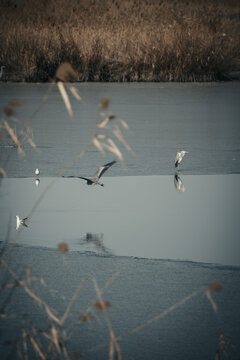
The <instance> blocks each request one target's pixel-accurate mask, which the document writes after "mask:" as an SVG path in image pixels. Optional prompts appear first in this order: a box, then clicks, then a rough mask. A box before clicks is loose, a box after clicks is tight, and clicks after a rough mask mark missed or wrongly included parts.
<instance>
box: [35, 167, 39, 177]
mask: <svg viewBox="0 0 240 360" xmlns="http://www.w3.org/2000/svg"><path fill="white" fill-rule="evenodd" d="M39 174H40V171H39V169H38V168H36V170H35V175H37V176H38V175H39Z"/></svg>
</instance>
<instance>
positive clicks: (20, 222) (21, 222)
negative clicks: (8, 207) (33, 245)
mask: <svg viewBox="0 0 240 360" xmlns="http://www.w3.org/2000/svg"><path fill="white" fill-rule="evenodd" d="M27 219H28V218H27V217H26V218H24V219H20V217H19V216H18V215H16V230H18V229H19V227H20V226H21V225H22V226H25V227H28V226H27V224H26V220H27Z"/></svg>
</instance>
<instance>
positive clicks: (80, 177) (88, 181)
mask: <svg viewBox="0 0 240 360" xmlns="http://www.w3.org/2000/svg"><path fill="white" fill-rule="evenodd" d="M77 178H78V179H83V180H86V181H87V183H88V184H90V183H91V184H93V183H94V181H92V180H91V179H88V178H85V177H83V176H77Z"/></svg>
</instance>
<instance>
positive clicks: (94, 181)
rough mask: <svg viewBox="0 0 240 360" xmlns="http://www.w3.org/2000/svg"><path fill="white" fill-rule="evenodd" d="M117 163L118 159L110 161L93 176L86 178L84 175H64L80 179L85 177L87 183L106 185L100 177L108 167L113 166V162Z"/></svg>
mask: <svg viewBox="0 0 240 360" xmlns="http://www.w3.org/2000/svg"><path fill="white" fill-rule="evenodd" d="M115 163H116V160H114V161H111V162H110V163H107V164H105V165H103V166H101V167H100V168H99V169H98V171H97V172H96V174H95V175H93V176H92V177H90V178H86V177H84V176H64V177H68V178H70V177H77V178H78V179H83V180H85V181H86V183H87V185H101V186H104V184H103V183H100V181H99V179H100V177H101V176H102V175H103V174H104V173H105V171H107V169H109V168H110V166H112V165H113V164H115Z"/></svg>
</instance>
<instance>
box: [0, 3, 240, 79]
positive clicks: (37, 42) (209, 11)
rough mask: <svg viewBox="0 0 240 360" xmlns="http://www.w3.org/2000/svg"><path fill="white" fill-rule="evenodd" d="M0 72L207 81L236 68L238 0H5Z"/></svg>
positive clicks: (0, 15) (10, 76)
mask: <svg viewBox="0 0 240 360" xmlns="http://www.w3.org/2000/svg"><path fill="white" fill-rule="evenodd" d="M0 24H1V25H0V65H5V69H4V71H5V73H4V75H3V77H2V80H5V81H7V80H13V81H48V80H50V79H51V78H52V77H53V75H54V73H55V71H56V68H57V67H58V65H59V64H60V63H61V62H65V61H67V62H70V63H71V64H72V65H73V66H74V68H75V69H76V71H77V72H78V74H79V80H80V81H208V80H217V79H222V78H224V77H225V75H226V74H227V73H228V72H229V71H232V70H239V68H240V61H239V55H240V49H239V30H240V9H239V5H238V1H235V0H229V1H223V0H218V1H213V0H212V1H204V0H199V1H187V0H182V1H174V0H169V1H167V0H163V1H159V0H151V1H147V0H144V1H140V0H123V1H119V0H105V1H102V0H85V1H77V0H70V1H65V0H48V1H41V2H39V1H37V0H31V1H30V0H19V1H16V0H2V2H1V13H0Z"/></svg>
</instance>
